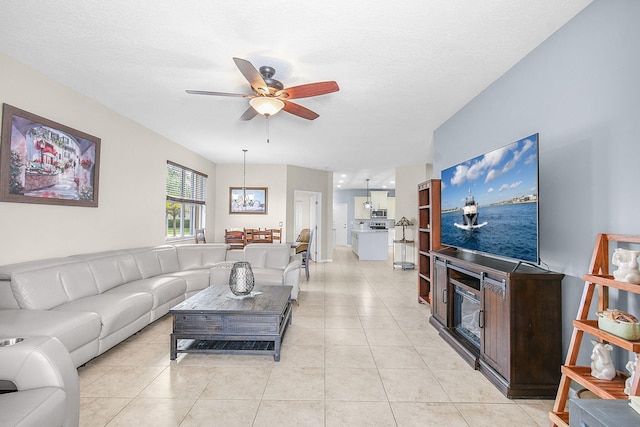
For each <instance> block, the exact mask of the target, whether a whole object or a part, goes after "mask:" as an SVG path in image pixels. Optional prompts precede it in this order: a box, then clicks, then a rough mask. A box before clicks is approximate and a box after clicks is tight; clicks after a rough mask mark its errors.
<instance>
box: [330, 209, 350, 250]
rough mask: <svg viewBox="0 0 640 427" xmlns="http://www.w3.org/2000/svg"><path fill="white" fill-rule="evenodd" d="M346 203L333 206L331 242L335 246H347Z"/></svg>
mask: <svg viewBox="0 0 640 427" xmlns="http://www.w3.org/2000/svg"><path fill="white" fill-rule="evenodd" d="M347 208H348V205H347V203H335V204H334V205H333V242H334V245H336V246H346V245H347Z"/></svg>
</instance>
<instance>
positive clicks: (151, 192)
mask: <svg viewBox="0 0 640 427" xmlns="http://www.w3.org/2000/svg"><path fill="white" fill-rule="evenodd" d="M0 101H1V102H3V103H7V104H10V105H13V106H15V107H18V108H21V109H23V110H26V111H29V112H31V113H33V114H37V115H39V116H42V117H45V118H47V119H50V120H53V121H55V122H58V123H62V124H64V125H67V126H69V127H71V128H74V129H77V130H80V131H82V132H85V133H88V134H90V135H93V136H96V137H98V138H100V139H101V140H102V143H101V164H100V188H99V200H98V202H99V207H97V208H85V207H68V206H51V205H41V204H25V203H6V202H5V203H0V265H3V264H9V263H13V262H20V261H25V260H32V259H38V258H48V257H56V256H65V255H70V254H75V253H81V252H94V251H101V250H107V249H117V248H126V247H136V246H144V245H155V244H161V243H163V242H164V218H165V176H166V162H167V160H172V161H174V162H177V163H179V164H182V165H184V166H188V167H190V168H193V169H196V170H198V171H200V172H203V173H205V174H207V175H208V176H209V180H210V181H209V182H210V183H212V182H213V180H214V179H215V176H216V167H215V165H214V164H213V163H211V162H210V161H207V160H206V159H204V158H202V157H200V156H198V155H196V154H194V153H193V152H191V151H188V150H186V149H184V148H182V147H181V146H179V145H177V144H175V143H172V142H171V141H169V140H167V139H165V138H162V137H160V136H159V135H157V134H155V133H153V132H151V131H150V130H148V129H146V128H144V127H142V126H140V125H139V124H137V123H134V122H132V121H130V120H128V119H126V118H124V117H122V116H120V115H118V114H117V113H116V112H114V111H112V110H110V109H108V108H106V107H105V106H103V105H101V104H98V103H97V102H95V101H93V100H91V99H89V98H87V97H85V96H83V95H80V94H78V93H77V92H75V91H73V90H71V89H69V88H68V87H65V86H62V85H60V84H58V83H56V82H54V81H53V80H51V79H49V78H48V77H45V76H43V75H42V74H40V73H37V72H36V71H34V70H32V69H30V68H28V67H26V66H24V65H22V64H20V63H18V62H17V61H14V60H13V59H11V58H9V57H7V56H5V55H3V54H0ZM215 188H216V187H215V185H209V186H208V192H207V198H208V199H209V200H215V196H216V193H215ZM207 225H208V227H209V228H213V227H214V226H215V222H214V210H213V209H210V210H209V212H208V213H207Z"/></svg>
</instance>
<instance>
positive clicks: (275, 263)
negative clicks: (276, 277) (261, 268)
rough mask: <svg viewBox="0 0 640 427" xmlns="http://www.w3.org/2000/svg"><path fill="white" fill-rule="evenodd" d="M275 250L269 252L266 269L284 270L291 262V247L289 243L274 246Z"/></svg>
mask: <svg viewBox="0 0 640 427" xmlns="http://www.w3.org/2000/svg"><path fill="white" fill-rule="evenodd" d="M271 246H273V248H271V249H270V250H268V251H267V260H266V262H265V267H266V268H276V269H279V270H284V269H285V268H287V265H289V262H290V260H291V245H289V244H287V243H281V244H272V245H271Z"/></svg>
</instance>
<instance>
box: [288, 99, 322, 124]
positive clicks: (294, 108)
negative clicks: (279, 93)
mask: <svg viewBox="0 0 640 427" xmlns="http://www.w3.org/2000/svg"><path fill="white" fill-rule="evenodd" d="M283 102H284V107H283V108H282V109H283V110H284V111H286V112H287V113H291V114H293V115H295V116H298V117H302V118H303V119H307V120H315V119H317V118H318V117H320V115H319V114H318V113H315V112H313V111H311V110H309V109H308V108H307V107H303V106H302V105H300V104H294V103H293V102H287V101H283Z"/></svg>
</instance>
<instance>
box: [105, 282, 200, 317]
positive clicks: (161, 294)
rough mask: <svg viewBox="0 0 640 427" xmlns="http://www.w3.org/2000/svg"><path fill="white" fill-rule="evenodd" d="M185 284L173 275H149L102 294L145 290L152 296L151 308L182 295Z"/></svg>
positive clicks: (131, 292) (185, 287)
mask: <svg viewBox="0 0 640 427" xmlns="http://www.w3.org/2000/svg"><path fill="white" fill-rule="evenodd" d="M186 289H187V284H186V283H185V281H184V279H182V278H180V277H173V276H159V277H150V278H148V279H140V280H136V281H134V282H129V283H125V284H124V285H121V286H117V287H115V288H113V289H111V290H110V291H108V292H105V293H104V294H103V295H108V294H120V293H128V294H133V293H138V292H146V293H148V294H150V295H151V296H152V297H153V305H152V307H151V308H152V309H155V308H157V307H160V306H161V305H163V304H165V303H166V302H169V301H171V300H174V299H175V298H176V297H178V296H184V292H185V291H186Z"/></svg>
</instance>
